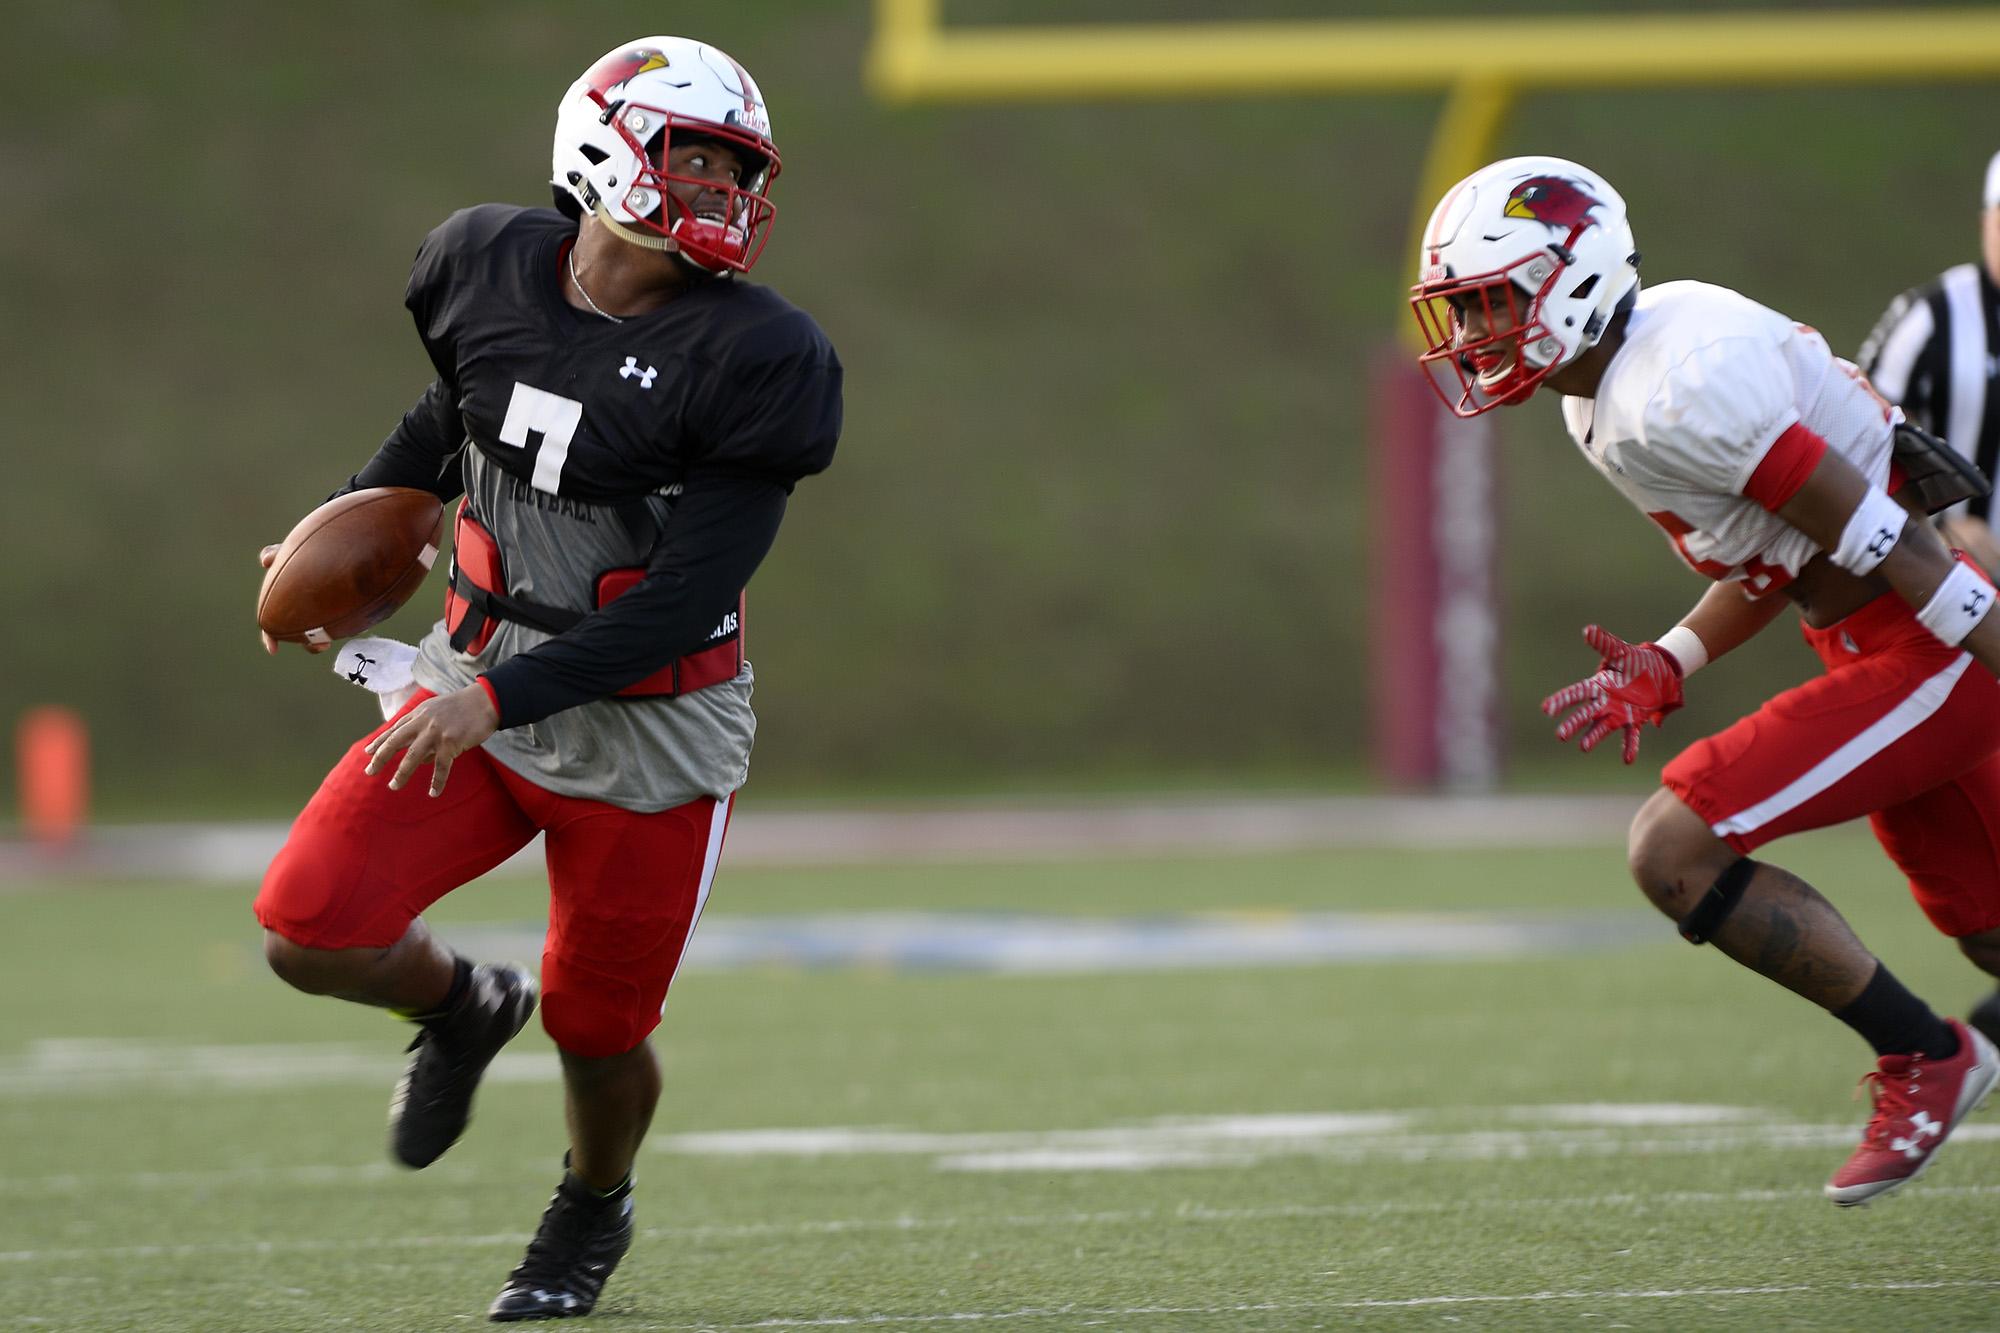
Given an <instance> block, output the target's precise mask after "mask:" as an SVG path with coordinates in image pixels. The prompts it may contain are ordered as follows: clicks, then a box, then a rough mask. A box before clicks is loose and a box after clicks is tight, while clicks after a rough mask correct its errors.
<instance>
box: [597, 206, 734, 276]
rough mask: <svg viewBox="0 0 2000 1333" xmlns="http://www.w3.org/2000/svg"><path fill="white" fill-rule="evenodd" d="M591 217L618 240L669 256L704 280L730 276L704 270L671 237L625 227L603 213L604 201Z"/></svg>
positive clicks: (726, 271) (707, 269) (722, 271)
mask: <svg viewBox="0 0 2000 1333" xmlns="http://www.w3.org/2000/svg"><path fill="white" fill-rule="evenodd" d="M591 216H592V217H594V218H596V219H597V220H598V221H599V222H601V223H603V224H604V226H605V227H606V228H607V229H608V230H609V231H610V232H611V234H612V235H614V236H616V237H617V238H618V239H619V240H621V241H629V242H630V243H631V244H633V245H636V246H638V247H639V248H640V249H642V250H657V251H659V252H661V253H662V254H670V255H672V256H673V257H674V258H676V259H678V260H680V261H681V263H683V264H685V265H686V266H687V267H688V269H689V270H690V271H692V272H694V273H698V274H700V275H701V276H702V277H704V278H723V277H728V276H730V270H728V269H726V268H725V269H711V268H704V267H703V266H702V265H700V264H697V263H695V262H694V260H692V259H690V258H688V257H687V255H685V254H683V253H682V252H681V247H680V243H679V242H678V241H676V240H674V238H673V237H671V236H656V235H654V234H653V233H651V232H645V231H640V230H638V229H637V228H634V227H628V226H626V225H625V224H624V223H622V222H620V221H618V220H617V219H616V218H614V217H612V216H611V215H610V214H609V213H608V212H606V211H605V208H604V201H603V200H601V199H600V200H599V201H598V202H597V206H596V207H595V208H593V209H592V210H591Z"/></svg>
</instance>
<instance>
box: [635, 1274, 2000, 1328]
mask: <svg viewBox="0 0 2000 1333" xmlns="http://www.w3.org/2000/svg"><path fill="white" fill-rule="evenodd" d="M1996 1287H2000V1280H1987V1279H1983V1278H1964V1279H1939V1280H1937V1281H1927V1282H1837V1283H1829V1284H1826V1285H1815V1284H1813V1283H1809V1282H1795V1283H1784V1284H1772V1285H1768V1286H1756V1287H1660V1288H1654V1289H1651V1290H1629V1289H1618V1288H1612V1289H1609V1290H1604V1291H1531V1292H1520V1293H1512V1294H1500V1293H1493V1294H1488V1293H1476V1294H1471V1295H1450V1296H1410V1297H1401V1298H1398V1297H1379V1298H1373V1299H1364V1300H1351V1301H1259V1302H1256V1303H1254V1304H1252V1303H1247V1302H1246V1303H1244V1304H1240V1305H1128V1306H1089V1305H1050V1306H1029V1307H1026V1308H1023V1309H1018V1310H955V1311H951V1312H949V1313H944V1314H905V1315H896V1314H867V1315H821V1316H817V1317H813V1318H797V1319H786V1318H776V1319H759V1320H756V1321H755V1322H753V1323H748V1324H682V1323H670V1324H653V1323H634V1324H624V1323H622V1322H621V1327H624V1328H628V1329H633V1330H658V1331H659V1333H668V1331H669V1330H671V1333H697V1331H698V1330H704V1329H707V1330H729V1331H730V1333H751V1331H752V1330H756V1329H766V1328H892V1327H895V1326H896V1325H899V1324H983V1323H993V1324H997V1323H1007V1322H1014V1321H1026V1320H1034V1319H1066V1320H1078V1319H1144V1318H1149V1317H1155V1316H1164V1317H1171V1316H1177V1315H1197V1316H1200V1315H1217V1316H1221V1315H1238V1314H1271V1313H1276V1312H1279V1311H1296V1312H1298V1313H1301V1314H1303V1313H1308V1312H1311V1311H1319V1310H1325V1311H1331V1310H1351V1311H1363V1312H1365V1311H1369V1310H1408V1309H1421V1308H1424V1307H1437V1306H1454V1305H1525V1304H1534V1303H1539V1302H1547V1301H1594V1302H1606V1303H1611V1302H1618V1301H1670V1300H1687V1299H1691V1298H1694V1299H1711V1300H1712V1299H1715V1298H1718V1297H1732V1296H1737V1297H1742V1296H1800V1295H1815V1294H1828V1295H1831V1294H1834V1293H1852V1294H1861V1293H1868V1292H1888V1291H1908V1292H1916V1291H1964V1290H1974V1291H1978V1290H1990V1289H1993V1288H1996Z"/></svg>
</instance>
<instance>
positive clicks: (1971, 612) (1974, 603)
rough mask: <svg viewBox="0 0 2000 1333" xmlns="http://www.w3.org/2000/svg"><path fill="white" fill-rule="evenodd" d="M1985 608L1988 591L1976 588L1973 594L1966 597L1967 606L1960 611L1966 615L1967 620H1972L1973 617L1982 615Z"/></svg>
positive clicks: (1960, 608)
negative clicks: (1981, 612)
mask: <svg viewBox="0 0 2000 1333" xmlns="http://www.w3.org/2000/svg"><path fill="white" fill-rule="evenodd" d="M1985 606H1986V590H1985V589H1983V588H1974V589H1973V590H1972V591H1971V592H1969V593H1967V594H1966V595H1965V605H1964V606H1961V607H1959V608H1958V609H1959V610H1961V611H1963V612H1964V613H1965V618H1966V619H1967V620H1971V619H1972V618H1973V617H1975V616H1977V615H1978V614H1979V613H1980V611H1981V610H1982V609H1984V607H1985Z"/></svg>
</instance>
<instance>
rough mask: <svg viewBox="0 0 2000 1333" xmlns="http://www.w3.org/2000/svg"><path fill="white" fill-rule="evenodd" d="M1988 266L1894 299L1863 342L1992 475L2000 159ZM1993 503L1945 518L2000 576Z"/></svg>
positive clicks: (1919, 412)
mask: <svg viewBox="0 0 2000 1333" xmlns="http://www.w3.org/2000/svg"><path fill="white" fill-rule="evenodd" d="M1981 202H1982V204H1983V208H1982V210H1981V212H1980V215H1979V251H1980V259H1981V262H1980V263H1977V264H1960V265H1958V266H1957V267H1956V268H1948V269H1946V270H1945V271H1944V272H1943V273H1940V274H1939V275H1938V276H1937V277H1935V278H1933V279H1932V280H1931V281H1929V282H1927V283H1925V284H1924V285H1923V286H1921V287H1915V288H1912V289H1911V290H1909V291H1907V292H1904V293H1903V294H1902V295H1901V296H1898V297H1897V298H1896V299H1895V300H1894V301H1892V302H1890V303H1889V309H1888V310H1887V311H1886V312H1885V313H1884V314H1883V316H1882V318H1881V320H1880V321H1879V322H1878V323H1877V324H1876V325H1875V331H1874V332H1873V333H1871V334H1869V335H1868V341H1867V342H1865V343H1863V344H1862V345H1861V354H1860V355H1859V356H1858V357H1857V358H1856V360H1857V361H1859V363H1860V365H1861V369H1862V371H1863V372H1864V373H1865V374H1866V375H1867V376H1868V378H1869V379H1870V380H1871V381H1872V382H1873V383H1874V385H1875V387H1876V388H1877V389H1879V390H1880V391H1881V393H1882V396H1883V397H1885V398H1887V399H1888V400H1889V401H1890V402H1892V403H1899V404H1901V405H1902V408H1903V414H1904V415H1905V416H1907V417H1908V418H1909V419H1910V420H1911V421H1913V422H1915V423H1916V424H1917V425H1919V426H1922V427H1923V428H1924V429H1925V430H1927V431H1929V432H1931V434H1933V435H1941V436H1943V437H1944V438H1945V439H1946V440H1948V441H1950V442H1951V444H1952V447H1953V448H1955V449H1957V450H1958V452H1959V453H1961V454H1963V455H1965V456H1966V457H1967V458H1970V459H1971V460H1972V461H1973V462H1974V463H1976V464H1978V466H1979V470H1980V471H1981V472H1984V473H1985V474H1986V475H1987V476H1989V477H1991V476H1994V475H1995V471H1994V467H1995V464H1996V463H2000V457H1996V455H2000V153H1995V154H1994V155H1993V160H1992V161H1991V162H1989V163H1988V164H1987V166H1986V190H1985V193H1984V194H1983V195H1982V197H1981ZM1992 513H1993V497H1992V496H1990V495H1987V496H1982V497H1980V498H1979V499H1975V500H1968V501H1966V502H1964V503H1962V504H1959V505H1957V506H1954V507H1953V508H1951V509H1949V510H1946V511H1945V512H1944V513H1942V514H1939V515H1938V526H1939V528H1940V529H1941V530H1942V532H1943V535H1944V538H1945V540H1946V541H1947V542H1949V543H1950V544H1951V545H1953V546H1956V547H1958V548H1959V549H1960V550H1962V551H1964V552H1965V553H1966V554H1967V555H1969V556H1971V557H1972V558H1973V559H1974V560H1976V561H1978V562H1979V564H1980V566H1981V567H1982V568H1983V569H1985V570H1986V572H1987V573H1988V574H1992V575H1995V576H1996V577H2000V541H1996V540H1995V538H1994V534H1993V528H1992V526H1991V524H1992Z"/></svg>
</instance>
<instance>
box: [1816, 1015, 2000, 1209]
mask: <svg viewBox="0 0 2000 1333" xmlns="http://www.w3.org/2000/svg"><path fill="white" fill-rule="evenodd" d="M1947 1021H1948V1022H1950V1024H1951V1030H1952V1031H1953V1032H1956V1033H1957V1034H1958V1054H1957V1055H1954V1056H1952V1057H1951V1058H1950V1059H1948V1060H1927V1059H1925V1058H1924V1057H1923V1056H1921V1055H1885V1056H1883V1057H1882V1058H1881V1060H1880V1061H1878V1062H1877V1068H1876V1070H1875V1072H1873V1073H1871V1074H1869V1075H1867V1076H1866V1077H1865V1078H1863V1079H1862V1080H1861V1081H1862V1082H1863V1083H1873V1084H1874V1085H1875V1086H1874V1089H1873V1094H1874V1099H1875V1116H1874V1118H1873V1119H1872V1120H1870V1121H1869V1122H1868V1129H1867V1131H1866V1132H1865V1133H1864V1134H1862V1136H1861V1146H1860V1147H1859V1148H1856V1149H1855V1150H1854V1156H1852V1157H1850V1158H1848V1159H1847V1165H1845V1166H1843V1167H1841V1168H1840V1170H1838V1171H1836V1172H1834V1173H1833V1179H1831V1180H1829V1181H1827V1182H1826V1197H1827V1198H1829V1199H1832V1200H1833V1201H1834V1202H1835V1203H1837V1204H1839V1205H1840V1206H1841V1207H1843V1208H1847V1207H1851V1206H1853V1205H1854V1204H1857V1203H1870V1202H1872V1201H1874V1200H1875V1199H1878V1198H1880V1197H1881V1196H1882V1195H1884V1194H1887V1193H1888V1192H1889V1191H1890V1190H1892V1189H1895V1188H1896V1187H1897V1186H1898V1185H1901V1184H1903V1183H1905V1182H1906V1181H1911V1180H1915V1179H1916V1178H1917V1177H1918V1176H1921V1175H1922V1174H1923V1173H1924V1169H1925V1168H1926V1167H1928V1166H1929V1165H1930V1164H1931V1158H1933V1157H1935V1156H1937V1150H1938V1149H1939V1148H1940V1147H1942V1146H1943V1145H1944V1141H1945V1140H1946V1139H1948V1138H1950V1137H1951V1132H1952V1130H1954V1129H1956V1128H1958V1122H1959V1121H1961V1120H1963V1119H1965V1117H1967V1116H1969V1115H1971V1114H1972V1113H1973V1112H1974V1111H1976V1110H1978V1109H1979V1104H1980V1103H1981V1102H1983V1101H1985V1100H1986V1094H1987V1093H1989V1092H1991V1091H1993V1084H1994V1082H1995V1081H1996V1080H2000V1051H1996V1050H1995V1049H1994V1047H1993V1043H1992V1042H1990V1041H1988V1040H1986V1038H1985V1037H1983V1036H1981V1035H1980V1034H1979V1033H1977V1032H1975V1031H1973V1030H1972V1029H1971V1028H1968V1027H1967V1026H1966V1025H1965V1024H1963V1023H1961V1022H1959V1021H1958V1020H1957V1019H1955V1018H1954V1019H1949V1020H1947Z"/></svg>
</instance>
